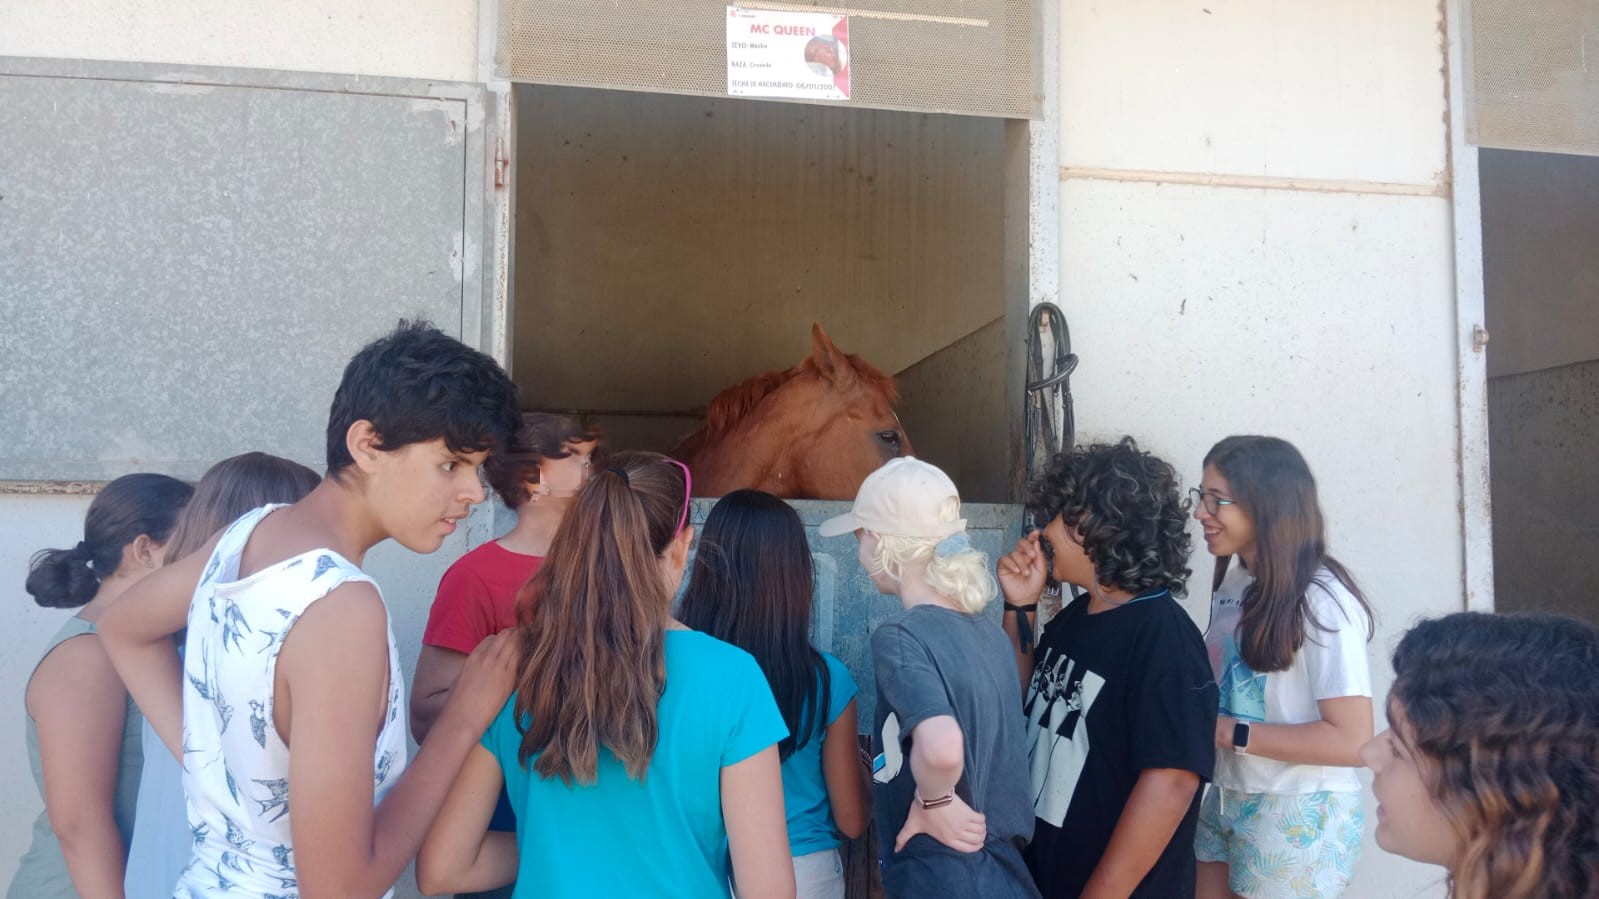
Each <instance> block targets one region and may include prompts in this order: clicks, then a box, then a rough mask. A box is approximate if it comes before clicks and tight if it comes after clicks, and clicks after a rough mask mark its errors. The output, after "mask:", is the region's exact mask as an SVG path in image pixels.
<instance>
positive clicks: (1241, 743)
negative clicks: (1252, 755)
mask: <svg viewBox="0 0 1599 899" xmlns="http://www.w3.org/2000/svg"><path fill="white" fill-rule="evenodd" d="M1233 751H1234V752H1236V753H1238V754H1239V755H1248V754H1249V722H1248V721H1236V722H1234V723H1233Z"/></svg>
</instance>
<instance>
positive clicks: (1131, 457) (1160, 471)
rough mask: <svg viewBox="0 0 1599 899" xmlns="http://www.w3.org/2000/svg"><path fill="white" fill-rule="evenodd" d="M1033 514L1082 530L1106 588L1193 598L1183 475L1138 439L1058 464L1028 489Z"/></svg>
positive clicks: (1100, 446)
mask: <svg viewBox="0 0 1599 899" xmlns="http://www.w3.org/2000/svg"><path fill="white" fill-rule="evenodd" d="M1027 513H1028V515H1029V516H1030V517H1031V518H1032V520H1033V521H1034V522H1036V523H1037V524H1038V525H1039V526H1040V527H1043V526H1044V525H1045V524H1047V523H1049V522H1050V521H1052V520H1053V519H1054V518H1055V517H1056V516H1057V515H1058V516H1060V517H1061V518H1062V519H1063V520H1064V522H1065V524H1066V527H1067V528H1068V529H1076V530H1077V532H1078V534H1079V536H1080V537H1081V538H1082V541H1083V549H1084V551H1085V552H1086V553H1087V554H1088V558H1089V561H1091V562H1093V563H1094V571H1095V573H1096V575H1097V577H1098V578H1099V581H1100V583H1102V584H1105V585H1108V586H1112V587H1116V588H1118V589H1121V590H1126V591H1128V592H1130V593H1147V592H1148V591H1150V590H1160V589H1163V588H1164V589H1167V590H1170V591H1171V594H1172V596H1173V597H1181V596H1184V595H1185V594H1186V593H1187V592H1188V588H1187V584H1186V581H1187V579H1188V574H1189V569H1188V554H1189V552H1190V550H1191V546H1190V539H1191V538H1190V537H1189V534H1188V502H1187V501H1186V500H1185V499H1183V497H1182V493H1181V491H1180V489H1179V485H1178V481H1177V472H1176V471H1175V470H1174V469H1173V468H1172V467H1171V465H1170V464H1168V463H1167V462H1165V461H1164V460H1162V459H1160V458H1159V457H1157V456H1155V455H1152V454H1150V453H1147V452H1145V451H1143V450H1140V449H1139V448H1138V443H1137V441H1135V440H1133V438H1131V437H1123V438H1122V439H1121V440H1120V441H1119V442H1117V443H1096V444H1091V445H1088V446H1079V447H1077V448H1075V449H1073V450H1072V451H1071V453H1070V454H1067V453H1061V454H1059V455H1057V456H1055V458H1053V459H1051V460H1050V462H1049V465H1048V466H1046V467H1045V468H1044V471H1043V473H1042V474H1040V475H1039V476H1038V477H1037V478H1035V479H1034V480H1033V482H1032V483H1031V484H1029V485H1028V486H1027Z"/></svg>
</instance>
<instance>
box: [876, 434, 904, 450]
mask: <svg viewBox="0 0 1599 899" xmlns="http://www.w3.org/2000/svg"><path fill="white" fill-rule="evenodd" d="M877 439H878V440H881V441H883V442H884V443H886V444H888V445H889V446H890V447H893V448H894V449H899V432H898V431H879V432H877Z"/></svg>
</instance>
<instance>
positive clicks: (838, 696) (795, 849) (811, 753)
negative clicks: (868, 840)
mask: <svg viewBox="0 0 1599 899" xmlns="http://www.w3.org/2000/svg"><path fill="white" fill-rule="evenodd" d="M822 661H824V662H826V663H827V678H828V682H829V683H828V696H827V716H826V717H825V718H824V719H823V720H819V721H817V722H816V732H815V733H813V734H812V735H811V738H810V740H808V741H807V742H806V743H805V745H804V746H802V747H800V748H799V749H797V750H795V751H794V754H793V755H791V756H789V757H788V758H787V759H786V760H785V761H784V762H783V808H785V809H786V810H787V811H788V851H789V853H790V854H792V855H795V856H800V855H809V854H810V853H812V852H821V851H823V850H824V849H834V848H837V846H838V834H837V833H835V831H834V824H833V806H832V803H830V802H829V801H828V799H827V779H826V777H825V776H824V774H823V772H822V738H823V737H824V736H825V735H826V733H827V728H828V726H829V725H831V724H832V723H833V722H834V721H837V720H838V716H839V715H842V714H844V708H845V707H846V706H848V705H849V704H850V700H852V699H854V698H855V692H856V687H855V678H854V677H851V676H850V673H849V669H848V668H845V667H844V663H843V662H840V661H839V660H838V659H836V658H834V657H833V656H831V655H829V654H828V653H825V652H824V653H822ZM818 680H820V678H818ZM854 736H855V735H854V734H851V735H850V737H851V739H853V738H854ZM854 757H855V753H854V752H851V753H850V758H854Z"/></svg>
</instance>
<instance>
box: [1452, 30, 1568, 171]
mask: <svg viewBox="0 0 1599 899" xmlns="http://www.w3.org/2000/svg"><path fill="white" fill-rule="evenodd" d="M1469 2H1470V49H1469V51H1468V55H1469V61H1470V65H1471V73H1470V74H1471V77H1470V79H1469V81H1468V85H1469V87H1468V90H1469V91H1470V96H1469V97H1468V109H1469V110H1470V115H1471V121H1470V122H1469V123H1468V124H1467V128H1468V136H1469V137H1470V139H1471V141H1472V142H1473V143H1475V144H1477V145H1479V146H1483V147H1499V148H1502V149H1507V150H1541V151H1545V152H1552V153H1581V154H1585V155H1590V156H1599V0H1469Z"/></svg>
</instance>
